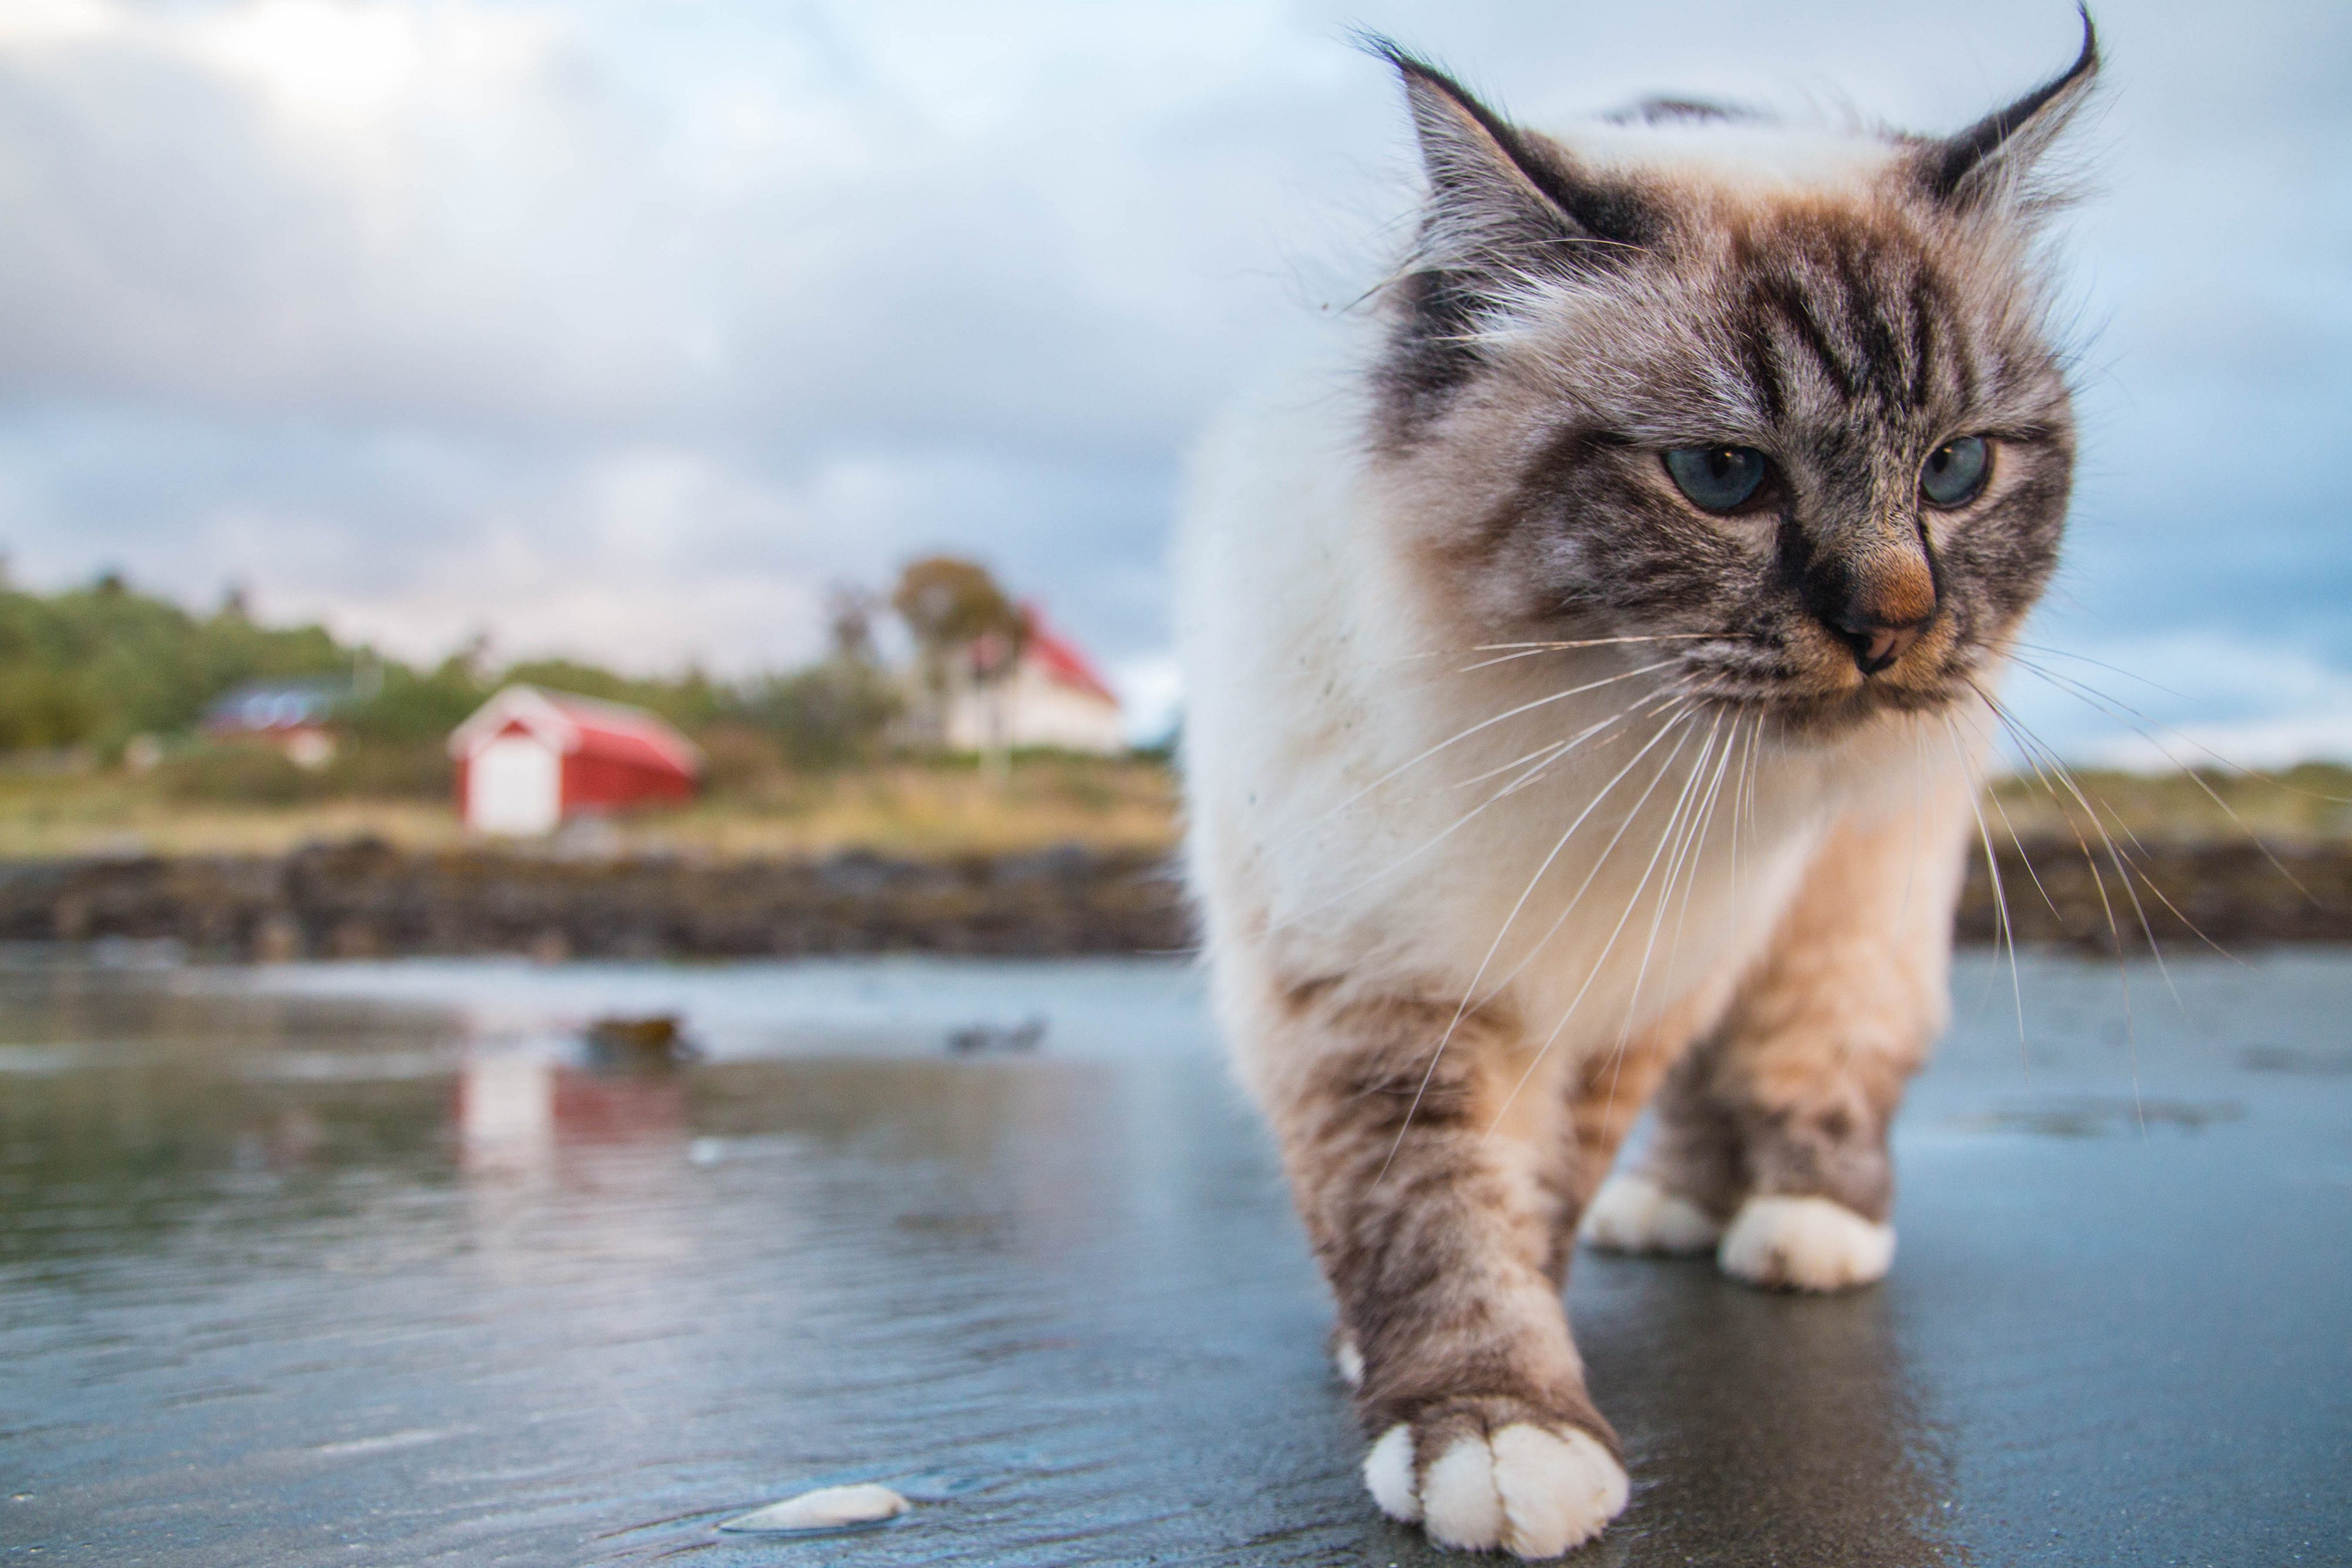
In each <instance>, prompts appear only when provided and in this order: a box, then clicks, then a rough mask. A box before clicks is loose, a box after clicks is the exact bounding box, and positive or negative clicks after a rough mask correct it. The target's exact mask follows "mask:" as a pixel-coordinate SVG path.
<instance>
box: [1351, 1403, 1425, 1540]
mask: <svg viewBox="0 0 2352 1568" xmlns="http://www.w3.org/2000/svg"><path fill="white" fill-rule="evenodd" d="M1364 1485H1365V1487H1366V1488H1367V1489H1368V1490H1370V1492H1371V1494H1372V1500H1373V1501H1374V1502H1376V1503H1378V1504H1379V1505H1380V1509H1381V1512H1382V1513H1385V1514H1387V1515H1388V1516H1389V1517H1390V1518H1391V1519H1397V1520H1402V1521H1404V1522H1405V1523H1407V1524H1411V1523H1412V1522H1413V1521H1416V1520H1418V1519H1419V1518H1420V1517H1421V1491H1420V1489H1419V1488H1417V1487H1415V1486H1414V1485H1413V1480H1412V1427H1409V1426H1407V1425H1406V1424H1405V1423H1404V1422H1402V1421H1400V1422H1398V1423H1397V1424H1396V1425H1395V1426H1393V1427H1390V1428H1389V1429H1388V1430H1387V1431H1385V1432H1383V1433H1381V1440H1380V1441H1379V1442H1377V1443H1374V1444H1373V1445H1372V1451H1371V1452H1370V1453H1369V1454H1366V1455H1365V1456H1364Z"/></svg>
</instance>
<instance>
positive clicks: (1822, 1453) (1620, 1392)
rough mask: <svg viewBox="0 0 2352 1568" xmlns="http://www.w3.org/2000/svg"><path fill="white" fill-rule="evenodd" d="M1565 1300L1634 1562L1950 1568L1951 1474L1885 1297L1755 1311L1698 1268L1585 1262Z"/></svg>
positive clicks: (1755, 1305) (1707, 1267) (1690, 1263)
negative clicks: (1601, 1414)
mask: <svg viewBox="0 0 2352 1568" xmlns="http://www.w3.org/2000/svg"><path fill="white" fill-rule="evenodd" d="M1577 1267H1578V1270H1579V1271H1580V1275H1581V1277H1580V1279H1578V1280H1577V1281H1576V1283H1575V1286H1574V1288H1573V1289H1572V1290H1571V1292H1570V1297H1571V1301H1572V1303H1573V1305H1574V1308H1575V1310H1576V1313H1577V1326H1578V1332H1579V1334H1580V1338H1581V1341H1582V1343H1583V1346H1584V1352H1585V1357H1586V1360H1587V1362H1588V1364H1590V1367H1591V1378H1592V1386H1593V1391H1594V1393H1595V1395H1596V1396H1597V1397H1598V1398H1599V1399H1600V1400H1601V1405H1602V1407H1603V1408H1604V1409H1606V1410H1607V1411H1609V1413H1610V1415H1611V1417H1612V1419H1613V1420H1614V1421H1615V1422H1616V1424H1617V1427H1618V1429H1619V1430H1620V1431H1621V1432H1622V1433H1624V1434H1626V1435H1627V1436H1628V1438H1629V1441H1628V1448H1629V1449H1630V1455H1629V1457H1630V1458H1631V1459H1632V1461H1633V1472H1634V1474H1635V1475H1637V1476H1640V1477H1642V1478H1643V1479H1644V1481H1645V1482H1646V1484H1644V1485H1643V1487H1642V1490H1641V1493H1640V1497H1639V1500H1638V1502H1637V1503H1636V1505H1635V1508H1634V1511H1633V1513H1632V1514H1631V1516H1630V1517H1629V1518H1628V1519H1627V1520H1626V1521H1625V1530H1624V1535H1625V1540H1626V1546H1627V1549H1628V1550H1629V1551H1631V1552H1633V1556H1634V1558H1635V1560H1638V1561H1644V1562H1664V1563H1682V1562H1699V1563H1710V1562H1721V1563H1790V1564H1800V1563H1801V1564H1805V1565H1807V1568H1844V1565H1847V1564H1870V1563H1913V1564H1931V1563H1951V1562H1958V1561H1962V1560H1963V1559H1962V1558H1961V1557H1960V1556H1959V1554H1958V1549H1957V1547H1956V1546H1955V1544H1954V1543H1953V1542H1952V1541H1951V1540H1950V1538H1949V1531H1948V1528H1947V1526H1948V1518H1949V1510H1950V1505H1951V1499H1952V1484H1953V1477H1952V1465H1951V1460H1950V1458H1949V1456H1948V1454H1947V1453H1946V1452H1944V1450H1943V1448H1941V1447H1940V1443H1939V1439H1940V1434H1939V1433H1938V1432H1937V1429H1936V1427H1934V1426H1933V1425H1932V1423H1931V1422H1930V1421H1929V1420H1928V1418H1927V1414H1926V1410H1925V1408H1924V1402H1923V1399H1922V1397H1921V1393H1920V1390H1919V1388H1918V1386H1917V1383H1916V1377H1915V1375H1914V1374H1913V1373H1912V1371H1911V1370H1910V1369H1909V1368H1908V1367H1906V1364H1905V1357H1904V1354H1903V1352H1902V1350H1901V1348H1900V1345H1899V1343H1898V1340H1897V1336H1896V1334H1895V1324H1894V1322H1893V1312H1894V1308H1893V1301H1892V1298H1891V1296H1890V1294H1889V1292H1888V1291H1886V1290H1885V1288H1883V1287H1882V1288H1874V1289H1871V1290H1865V1291H1859V1292H1856V1293H1853V1294H1850V1295H1845V1296H1838V1297H1832V1298H1827V1299H1822V1298H1812V1297H1801V1296H1795V1295H1782V1294H1767V1293H1764V1292H1761V1291H1753V1290H1749V1289H1748V1288H1746V1287H1744V1286H1741V1285H1738V1284H1735V1283H1733V1282H1731V1281H1727V1280H1726V1279H1724V1278H1723V1277H1722V1276H1720V1275H1719V1274H1717V1272H1716V1270H1715V1268H1714V1266H1713V1263H1712V1262H1711V1261H1710V1260H1684V1261H1674V1262H1664V1261H1647V1260H1623V1259H1615V1258H1606V1257H1599V1256H1593V1255H1589V1254H1588V1255H1587V1256H1585V1257H1583V1258H1580V1259H1579V1260H1578V1263H1577Z"/></svg>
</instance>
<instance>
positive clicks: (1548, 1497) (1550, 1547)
mask: <svg viewBox="0 0 2352 1568" xmlns="http://www.w3.org/2000/svg"><path fill="white" fill-rule="evenodd" d="M1364 1484H1365V1486H1366V1487H1368V1488H1369V1489H1370V1491H1371V1494H1372V1500H1373V1501H1374V1502H1376V1503H1378V1504H1380V1506H1381V1512H1383V1513H1386V1514H1387V1515H1388V1516H1389V1517H1390V1518H1391V1519H1399V1520H1403V1521H1406V1522H1407V1523H1411V1522H1413V1521H1420V1523H1421V1526H1422V1528H1423V1529H1424V1530H1426V1531H1428V1532H1429V1537H1430V1539H1431V1540H1433V1541H1434V1542H1437V1543H1438V1544H1439V1545H1441V1546H1451V1547H1454V1548H1457V1549H1459V1550H1462V1551H1465V1552H1485V1551H1488V1550H1490V1549H1492V1548H1494V1547H1496V1546H1499V1547H1501V1548H1503V1550H1505V1551H1506V1552H1510V1553H1511V1554H1512V1555H1514V1556H1517V1557H1528V1558H1539V1557H1557V1556H1559V1554H1560V1553H1561V1552H1566V1551H1568V1550H1570V1548H1571V1547H1576V1546H1580V1545H1582V1544H1583V1543H1584V1542H1588V1541H1590V1540H1591V1539H1592V1538H1593V1537H1594V1536H1596V1535H1598V1534H1600V1533H1601V1529H1602V1528H1603V1527H1604V1526H1606V1525H1607V1524H1608V1522H1609V1521H1611V1520H1612V1519H1614V1518H1616V1517H1617V1515H1618V1514H1619V1513H1621V1512H1622V1511H1624V1508H1625V1499H1626V1497H1627V1495H1628V1491H1629V1489H1628V1486H1627V1483H1626V1479H1625V1467H1624V1466H1622V1465H1621V1464H1619V1463H1618V1462H1617V1461H1616V1459H1615V1458H1612V1457H1611V1455H1610V1453H1609V1450H1608V1449H1606V1448H1602V1447H1601V1444H1600V1443H1599V1442H1598V1441H1596V1440H1595V1439H1594V1438H1593V1437H1591V1435H1590V1434H1588V1433H1584V1432H1580V1431H1578V1430H1576V1429H1575V1428H1574V1427H1567V1428H1563V1429H1561V1430H1558V1431H1554V1430H1551V1429H1549V1428H1547V1427H1538V1426H1536V1425H1534V1424H1532V1423H1530V1422H1526V1421H1519V1422H1514V1423H1513V1424H1511V1425H1510V1426H1507V1427H1503V1428H1501V1429H1500V1430H1498V1431H1496V1432H1495V1433H1493V1434H1491V1435H1489V1436H1486V1437H1475V1436H1474V1437H1457V1438H1455V1439H1454V1443H1453V1446H1452V1447H1450V1448H1447V1449H1446V1450H1445V1451H1444V1453H1442V1454H1440V1455H1439V1456H1438V1457H1437V1458H1436V1460H1435V1461H1434V1462H1433V1463H1432V1464H1431V1465H1430V1467H1429V1469H1428V1471H1427V1473H1426V1474H1424V1475H1423V1476H1422V1477H1421V1478H1420V1480H1419V1484H1418V1485H1416V1484H1415V1479H1414V1475H1413V1447H1412V1427H1410V1426H1408V1425H1406V1424H1405V1423H1403V1422H1399V1423H1398V1424H1397V1425H1395V1426H1393V1427H1390V1428H1389V1429H1388V1430H1387V1431H1386V1432H1385V1433H1383V1434H1381V1440H1380V1441H1379V1442H1377V1443H1375V1444H1373V1445H1372V1451H1371V1452H1370V1453H1369V1454H1367V1455H1366V1456H1365V1457H1364Z"/></svg>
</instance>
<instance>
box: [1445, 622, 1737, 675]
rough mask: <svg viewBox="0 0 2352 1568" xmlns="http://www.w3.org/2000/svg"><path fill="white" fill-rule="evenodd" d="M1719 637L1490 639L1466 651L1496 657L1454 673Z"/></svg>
mask: <svg viewBox="0 0 2352 1568" xmlns="http://www.w3.org/2000/svg"><path fill="white" fill-rule="evenodd" d="M1721 640H1722V638H1721V636H1720V634H1719V633H1717V632H1665V633H1661V634H1660V635H1657V636H1654V637H1588V638H1585V639H1582V640H1580V641H1577V642H1570V643H1486V644H1484V645H1483V646H1480V647H1475V648H1472V649H1470V650H1469V652H1471V653H1493V654H1495V655H1496V657H1494V658H1491V659H1481V660H1480V661H1478V662H1477V663H1476V664H1464V665H1462V666H1461V668H1460V669H1459V670H1457V671H1456V672H1455V673H1456V674H1465V675H1466V674H1470V673H1471V672H1472V671H1474V670H1489V669H1492V668H1494V667H1495V666H1496V665H1497V664H1510V663H1512V662H1513V661H1514V660H1517V659H1532V658H1536V657H1538V655H1540V654H1544V653H1567V652H1571V651H1573V650H1575V649H1579V648H1607V647H1613V646H1617V645H1620V644H1623V643H1690V642H1719V641H1721Z"/></svg>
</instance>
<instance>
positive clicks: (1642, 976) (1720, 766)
mask: <svg viewBox="0 0 2352 1568" xmlns="http://www.w3.org/2000/svg"><path fill="white" fill-rule="evenodd" d="M1744 717H1746V715H1745V714H1741V713H1738V712H1735V713H1734V715H1733V717H1732V727H1731V737H1728V738H1727V739H1726V741H1725V743H1724V747H1723V756H1722V758H1721V759H1720V760H1719V761H1717V764H1716V769H1715V777H1714V779H1712V780H1710V781H1709V782H1708V784H1707V788H1706V794H1705V795H1704V796H1703V797H1702V798H1701V800H1699V803H1698V806H1697V809H1696V810H1694V811H1693V812H1692V813H1691V815H1690V819H1689V821H1688V822H1687V823H1686V825H1685V830H1684V838H1683V841H1682V842H1681V843H1679V844H1677V845H1676V846H1675V852H1674V855H1673V857H1672V858H1671V859H1670V860H1668V862H1666V878H1665V881H1664V883H1661V884H1660V886H1659V888H1658V907H1657V909H1656V911H1655V912H1654V914H1653V915H1651V917H1650V936H1649V939H1648V941H1647V942H1646V943H1645V944H1644V945H1643V948H1642V962H1641V965H1640V967H1637V968H1636V969H1635V970H1634V972H1633V990H1632V991H1631V992H1630V993H1629V994H1628V995H1627V997H1626V998H1625V1019H1624V1021H1623V1022H1622V1023H1621V1024H1620V1025H1619V1026H1618V1029H1617V1043H1616V1045H1615V1046H1614V1047H1613V1048H1612V1052H1611V1060H1610V1063H1609V1098H1608V1101H1607V1112H1606V1114H1610V1115H1613V1114H1614V1113H1616V1109H1617V1087H1618V1082H1619V1080H1620V1078H1621V1076H1622V1072H1623V1071H1624V1066H1625V1047H1626V1046H1627V1044H1629V1043H1630V1042H1631V1040H1632V1039H1633V1019H1634V1018H1635V1016H1636V1015H1637V1014H1638V1013H1639V1011H1640V1009H1641V1004H1642V988H1643V985H1645V984H1646V983H1647V982H1648V979H1649V974H1650V959H1651V957H1652V956H1653V954H1654V952H1655V950H1656V948H1657V945H1658V931H1659V928H1660V927H1661V926H1662V925H1664V923H1665V917H1666V905H1667V904H1670V903H1672V902H1673V900H1674V894H1675V882H1676V880H1677V879H1681V880H1682V882H1683V898H1682V904H1681V906H1680V908H1679V909H1677V911H1676V912H1675V934H1674V936H1673V937H1672V938H1671V939H1670V940H1669V941H1668V942H1667V944H1666V965H1667V967H1668V968H1669V969H1671V968H1672V967H1673V966H1674V961H1675V956H1676V955H1678V954H1679V953H1680V952H1681V951H1682V944H1683V925H1684V923H1685V921H1686V920H1687V919H1688V918H1689V915H1690V898H1691V893H1692V891H1693V890H1694V889H1696V887H1697V885H1698V876H1699V861H1700V859H1701V858H1702V857H1703V856H1704V855H1705V853H1706V835H1707V832H1708V831H1709V830H1710V829H1712V828H1713V827H1714V825H1715V802H1716V797H1717V792H1718V791H1719V790H1720V789H1722V787H1723V774H1724V769H1725V768H1726V767H1727V765H1728V764H1729V763H1730V761H1731V750H1732V744H1733V741H1734V740H1735V739H1736V738H1737V737H1738V733H1739V724H1740V720H1741V719H1742V718H1744ZM1718 722H1720V721H1719V720H1718ZM1711 740H1712V737H1710V741H1711ZM1705 769H1706V754H1705V753H1701V754H1700V756H1699V760H1698V768H1697V771H1702V772H1703V771H1704V770H1705ZM1685 861H1687V865H1688V870H1689V873H1690V874H1689V876H1688V877H1687V878H1683V877H1682V873H1683V871H1684V869H1685ZM1506 1104H1507V1102H1506Z"/></svg>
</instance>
